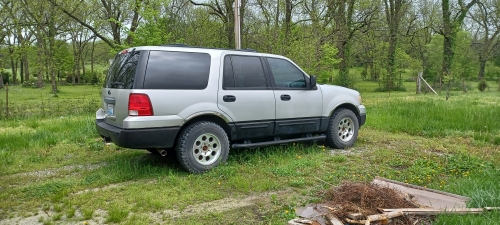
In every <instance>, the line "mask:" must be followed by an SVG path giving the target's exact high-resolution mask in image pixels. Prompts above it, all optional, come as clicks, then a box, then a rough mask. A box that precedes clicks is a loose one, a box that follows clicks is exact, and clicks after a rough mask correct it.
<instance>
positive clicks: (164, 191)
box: [0, 82, 500, 224]
mask: <svg viewBox="0 0 500 225" xmlns="http://www.w3.org/2000/svg"><path fill="white" fill-rule="evenodd" d="M358 85H359V89H360V90H361V91H362V95H363V102H364V105H365V106H366V107H367V110H368V120H367V124H366V125H365V126H364V127H363V128H362V129H361V130H360V134H359V139H358V142H357V143H356V144H355V145H354V147H352V148H349V149H346V150H332V149H328V148H324V147H323V146H318V145H301V144H295V145H294V144H291V145H287V146H274V147H266V148H257V149H246V150H231V153H230V156H229V160H228V162H227V163H226V164H225V165H223V166H220V167H218V168H216V169H214V170H212V171H210V172H208V173H205V174H201V175H191V174H188V173H187V172H185V171H184V170H182V168H181V166H180V165H179V164H178V163H177V162H176V160H175V157H173V156H172V155H173V154H171V153H169V155H167V157H163V158H161V157H157V156H155V155H152V154H149V153H148V152H147V151H140V150H129V149H122V148H119V147H116V146H114V145H104V144H103V143H102V142H101V141H100V139H99V137H98V135H97V133H96V132H95V125H94V114H93V111H94V110H95V108H97V107H98V102H99V89H100V88H99V87H91V86H75V87H71V86H63V87H61V93H60V94H59V97H57V98H54V97H51V96H50V95H49V90H48V89H42V90H39V89H31V88H19V89H18V90H17V92H19V93H22V94H18V95H12V99H13V100H12V101H14V103H15V104H19V107H20V108H25V109H27V110H34V109H36V108H37V107H40V105H37V104H39V103H37V102H38V101H39V100H38V99H44V100H43V101H45V102H48V101H51V102H65V101H68V102H66V103H60V104H61V105H64V106H68V105H72V104H75V103H72V102H76V103H80V104H82V105H85V104H88V105H89V106H88V108H89V109H88V110H82V111H78V112H68V113H64V115H62V114H49V115H44V116H41V115H40V114H35V113H33V114H32V116H19V117H14V118H10V119H5V118H3V119H2V118H0V224H12V223H16V222H19V221H32V222H33V223H40V224H76V223H79V224H83V223H84V222H87V223H89V224H96V223H98V224H100V223H119V224H154V223H165V224H285V222H286V221H288V220H289V219H291V218H294V217H295V215H294V208H295V207H298V206H303V205H305V204H307V203H310V202H317V201H319V200H320V199H321V195H320V194H319V193H320V191H321V190H325V189H327V188H329V187H331V186H332V185H337V184H339V183H340V182H342V181H345V180H349V181H362V182H365V181H366V182H367V181H370V180H371V179H373V178H374V177H375V176H381V177H386V178H389V179H394V180H398V181H402V182H407V183H412V184H416V185H421V186H426V187H429V188H434V189H438V190H443V191H449V192H452V193H456V194H461V195H465V196H469V197H471V198H472V201H471V202H469V206H470V207H485V206H500V182H498V177H500V163H499V162H500V120H499V119H498V114H500V92H498V91H495V89H493V90H489V91H487V92H485V93H479V92H478V91H477V90H471V91H470V92H469V93H461V92H453V93H452V95H451V97H450V99H449V100H446V99H445V97H444V95H443V94H441V95H438V96H434V95H431V94H425V95H419V96H417V95H415V94H414V91H411V90H409V91H408V92H392V93H390V94H389V93H375V92H372V90H373V89H372V87H373V86H376V85H377V84H374V83H370V82H360V83H359V84H358ZM407 85H408V89H409V88H410V86H411V85H414V84H413V83H408V84H407ZM364 89H366V90H364ZM413 90H414V89H413ZM14 93H15V92H14ZM9 95H11V93H9ZM4 97H5V95H0V98H4ZM49 99H50V100H49ZM94 101H95V102H94ZM16 102H17V103H16ZM58 104H59V103H58ZM69 107H71V106H69ZM91 107H93V108H94V109H93V110H90V108H91ZM38 113H39V112H38ZM496 221H500V213H498V212H492V213H485V214H481V215H466V216H453V215H449V216H440V217H438V218H437V219H436V221H435V223H436V224H495V223H496Z"/></svg>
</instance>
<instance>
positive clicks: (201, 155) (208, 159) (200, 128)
mask: <svg viewBox="0 0 500 225" xmlns="http://www.w3.org/2000/svg"><path fill="white" fill-rule="evenodd" d="M176 151H177V159H178V160H179V163H180V164H181V165H182V167H184V168H185V169H186V170H188V171H189V172H191V173H203V172H206V171H208V170H210V169H212V168H214V167H216V166H218V165H219V164H221V163H223V162H225V161H226V160H227V157H228V155H229V139H228V137H227V134H226V132H225V131H224V129H222V127H220V126H219V125H217V124H216V123H213V122H207V121H202V122H196V123H193V124H191V125H189V126H188V127H187V128H186V129H185V130H183V131H182V133H181V134H180V136H179V139H178V142H177V149H176Z"/></svg>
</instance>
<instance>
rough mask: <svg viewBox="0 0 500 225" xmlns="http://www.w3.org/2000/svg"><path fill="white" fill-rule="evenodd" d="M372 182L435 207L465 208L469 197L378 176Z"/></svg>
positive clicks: (424, 204)
mask: <svg viewBox="0 0 500 225" xmlns="http://www.w3.org/2000/svg"><path fill="white" fill-rule="evenodd" d="M372 183H374V184H378V185H380V186H382V187H388V188H392V189H395V190H398V191H400V192H402V193H407V194H409V195H410V196H412V197H413V199H412V200H415V201H417V203H418V204H419V205H420V206H423V207H429V208H436V209H451V208H466V207H467V206H466V204H465V203H466V201H468V200H470V198H468V197H465V196H460V195H455V194H451V193H447V192H443V191H438V190H433V189H429V188H424V187H420V186H416V185H411V184H405V183H402V182H398V181H394V180H389V179H385V178H380V177H377V178H375V179H374V180H373V181H372ZM420 206H419V207H420Z"/></svg>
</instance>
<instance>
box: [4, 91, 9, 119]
mask: <svg viewBox="0 0 500 225" xmlns="http://www.w3.org/2000/svg"><path fill="white" fill-rule="evenodd" d="M5 118H9V83H8V82H7V83H6V84H5Z"/></svg>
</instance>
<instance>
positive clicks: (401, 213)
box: [366, 210, 404, 221]
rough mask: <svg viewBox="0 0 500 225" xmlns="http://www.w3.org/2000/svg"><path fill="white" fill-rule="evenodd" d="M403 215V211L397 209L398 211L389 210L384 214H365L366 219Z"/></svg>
mask: <svg viewBox="0 0 500 225" xmlns="http://www.w3.org/2000/svg"><path fill="white" fill-rule="evenodd" d="M403 215H404V214H403V212H402V211H399V210H398V211H390V212H387V213H384V214H376V215H371V216H367V217H366V219H367V220H369V221H379V220H388V219H391V218H394V217H398V216H403Z"/></svg>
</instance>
